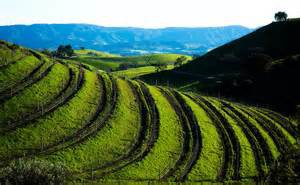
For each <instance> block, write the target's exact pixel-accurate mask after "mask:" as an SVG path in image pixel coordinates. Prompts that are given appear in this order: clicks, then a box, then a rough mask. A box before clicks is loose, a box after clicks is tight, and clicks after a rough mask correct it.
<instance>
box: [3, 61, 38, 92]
mask: <svg viewBox="0 0 300 185" xmlns="http://www.w3.org/2000/svg"><path fill="white" fill-rule="evenodd" d="M39 64H41V61H40V60H38V59H37V58H35V57H33V56H27V57H25V58H23V59H21V60H20V61H18V62H17V63H16V64H13V65H10V66H9V67H8V68H5V69H4V70H2V71H1V73H0V91H3V90H5V89H8V88H10V87H12V86H13V85H15V84H17V83H18V82H20V81H21V80H22V79H23V78H25V77H26V76H28V75H29V74H30V73H31V72H32V71H33V70H34V68H35V67H36V66H38V65H39Z"/></svg>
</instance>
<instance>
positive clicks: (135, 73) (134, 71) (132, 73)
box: [113, 65, 174, 78]
mask: <svg viewBox="0 0 300 185" xmlns="http://www.w3.org/2000/svg"><path fill="white" fill-rule="evenodd" d="M173 68H174V66H173V65H168V67H167V70H171V69H173ZM156 72H157V70H156V68H155V67H153V66H146V67H138V68H131V69H127V70H122V71H116V72H113V74H114V75H116V76H120V77H127V78H137V77H139V76H142V75H146V74H151V73H156Z"/></svg>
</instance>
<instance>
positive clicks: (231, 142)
mask: <svg viewBox="0 0 300 185" xmlns="http://www.w3.org/2000/svg"><path fill="white" fill-rule="evenodd" d="M198 99H199V100H201V101H202V102H203V103H204V104H205V105H206V106H207V107H208V108H210V109H211V110H212V111H213V113H214V114H215V115H216V116H217V117H218V118H219V119H220V121H221V125H222V126H221V127H220V129H221V130H220V132H221V133H222V135H223V136H224V137H223V138H224V139H225V140H224V144H225V145H224V147H225V163H224V167H223V172H222V173H221V174H220V176H219V179H218V180H220V181H223V180H224V179H239V177H240V172H239V171H240V143H239V140H238V138H237V135H236V133H235V132H234V129H233V127H232V119H231V118H230V117H228V115H226V114H225V113H224V112H223V111H222V110H221V108H220V105H219V104H218V102H217V101H213V100H211V99H206V98H204V97H200V96H199V97H198Z"/></svg>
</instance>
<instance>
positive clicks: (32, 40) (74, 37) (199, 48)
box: [0, 24, 253, 55]
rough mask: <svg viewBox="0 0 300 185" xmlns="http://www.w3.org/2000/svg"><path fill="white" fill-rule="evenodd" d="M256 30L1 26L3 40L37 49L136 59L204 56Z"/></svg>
mask: <svg viewBox="0 0 300 185" xmlns="http://www.w3.org/2000/svg"><path fill="white" fill-rule="evenodd" d="M252 31H253V30H252V29H249V28H246V27H243V26H226V27H211V28H163V29H144V28H133V27H103V26H96V25H89V24H34V25H29V26H26V25H13V26H0V39H2V40H6V41H9V42H13V43H16V44H19V45H23V46H26V47H30V48H33V49H44V48H47V49H54V48H56V47H57V46H58V45H60V44H72V46H73V47H75V48H79V47H85V48H90V49H96V50H101V51H105V52H110V53H115V54H121V55H136V54H146V53H160V52H164V53H180V54H190V55H191V54H198V55H201V54H203V53H206V52H207V51H209V50H211V49H213V48H216V47H218V46H220V45H223V44H225V43H227V42H229V41H231V40H234V39H237V38H239V37H242V36H244V35H246V34H248V33H250V32H252Z"/></svg>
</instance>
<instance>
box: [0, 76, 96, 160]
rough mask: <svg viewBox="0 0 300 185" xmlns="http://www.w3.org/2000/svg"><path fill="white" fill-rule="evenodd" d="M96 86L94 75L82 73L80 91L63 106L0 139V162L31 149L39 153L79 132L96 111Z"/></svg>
mask: <svg viewBox="0 0 300 185" xmlns="http://www.w3.org/2000/svg"><path fill="white" fill-rule="evenodd" d="M97 83H99V82H98V78H97V75H96V74H95V73H93V72H89V71H86V72H85V81H84V84H83V86H82V88H81V89H80V90H79V91H78V93H77V94H76V95H75V97H74V98H72V99H71V100H70V101H68V102H67V103H66V104H65V105H63V106H62V107H60V108H58V109H57V110H55V111H54V112H51V113H50V114H48V115H46V116H44V117H42V118H40V119H38V120H36V121H35V122H33V123H32V124H30V125H29V126H27V127H26V128H20V129H17V130H16V131H14V132H11V133H8V134H5V135H3V136H1V137H0V142H1V143H2V145H1V146H0V158H1V159H6V158H10V157H12V156H18V155H20V154H22V155H23V154H26V153H27V152H30V151H31V152H32V150H34V149H36V150H41V149H42V148H44V147H46V146H47V145H49V144H51V143H53V142H55V141H58V140H61V139H62V138H63V137H66V136H67V135H69V134H70V133H72V132H75V131H76V130H77V129H79V128H80V127H81V126H82V124H84V123H85V122H86V121H88V120H89V118H90V116H91V115H92V114H93V112H95V110H96V107H97V103H98V98H99V93H100V90H99V89H98V88H97V86H98V85H97ZM10 146H14V148H11V147H10Z"/></svg>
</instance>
